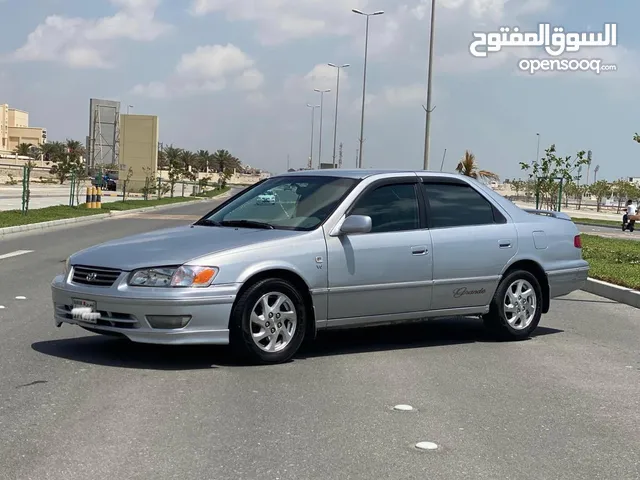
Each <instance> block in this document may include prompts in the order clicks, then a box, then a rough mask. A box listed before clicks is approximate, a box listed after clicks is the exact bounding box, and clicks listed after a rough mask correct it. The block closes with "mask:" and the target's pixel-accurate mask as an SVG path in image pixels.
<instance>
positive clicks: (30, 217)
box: [0, 197, 195, 228]
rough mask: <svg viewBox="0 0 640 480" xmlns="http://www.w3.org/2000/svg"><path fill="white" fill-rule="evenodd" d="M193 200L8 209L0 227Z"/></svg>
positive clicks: (1, 215)
mask: <svg viewBox="0 0 640 480" xmlns="http://www.w3.org/2000/svg"><path fill="white" fill-rule="evenodd" d="M193 200H195V199H194V198H193V197H174V198H161V199H160V200H157V199H156V200H127V201H125V202H122V201H115V202H109V203H103V204H102V208H101V209H89V208H86V207H85V206H84V205H80V206H78V207H68V206H64V205H58V206H55V207H46V208H37V209H33V210H29V212H28V213H27V215H22V212H20V210H8V211H4V212H0V228H4V227H15V226H17V225H29V224H32V223H40V222H50V221H52V220H61V219H64V218H77V217H87V216H90V215H98V214H101V213H109V212H110V211H123V210H134V209H136V208H144V207H155V206H160V205H171V204H173V203H182V202H189V201H193Z"/></svg>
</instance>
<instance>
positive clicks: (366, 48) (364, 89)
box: [351, 8, 384, 168]
mask: <svg viewBox="0 0 640 480" xmlns="http://www.w3.org/2000/svg"><path fill="white" fill-rule="evenodd" d="M351 11H352V12H353V13H357V14H358V15H363V16H365V17H366V18H367V23H366V29H365V36H364V69H363V74H362V114H361V117H360V149H359V158H358V167H359V168H362V152H363V142H364V104H365V98H366V92H367V56H368V53H369V17H373V16H376V15H382V14H384V11H382V10H378V11H377V12H373V13H365V12H363V11H362V10H358V9H355V8H354V9H352V10H351Z"/></svg>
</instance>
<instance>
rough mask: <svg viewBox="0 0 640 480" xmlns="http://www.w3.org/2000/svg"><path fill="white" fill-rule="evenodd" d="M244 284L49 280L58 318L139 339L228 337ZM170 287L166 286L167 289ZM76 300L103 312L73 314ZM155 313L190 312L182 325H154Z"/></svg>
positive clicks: (184, 341)
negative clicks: (124, 285) (89, 316)
mask: <svg viewBox="0 0 640 480" xmlns="http://www.w3.org/2000/svg"><path fill="white" fill-rule="evenodd" d="M239 288H240V285H237V284H229V285H219V286H215V287H209V288H207V289H197V290H199V291H197V292H194V290H196V289H189V291H188V292H186V291H185V290H186V289H185V290H182V291H180V290H181V289H175V288H172V289H168V288H167V289H160V288H148V289H147V288H136V289H128V290H125V291H122V290H121V289H118V288H116V287H112V288H101V287H87V286H84V285H76V284H72V283H70V282H68V281H67V279H66V277H65V276H63V275H59V276H57V277H56V278H55V279H54V280H53V282H52V284H51V294H52V300H53V309H54V323H55V325H56V326H57V327H60V326H61V325H62V324H64V323H68V324H71V325H78V326H80V327H84V328H86V329H88V330H90V331H93V332H97V333H103V334H106V335H118V336H124V337H127V338H128V339H130V340H132V341H134V342H139V343H155V344H164V345H195V344H213V345H227V344H228V343H229V318H230V316H231V310H232V308H233V302H234V301H235V298H236V294H237V292H238V289H239ZM165 290H166V291H165ZM74 300H76V301H77V300H84V301H89V302H95V309H96V311H97V312H99V313H100V318H99V319H97V320H96V321H95V323H94V322H89V321H85V320H80V319H77V318H73V315H72V313H71V311H72V309H73V305H74ZM153 316H161V317H164V318H167V317H189V318H190V319H189V321H188V323H187V324H186V326H184V327H182V328H165V329H161V328H154V327H153V326H152V324H151V322H150V320H149V318H150V317H151V318H153Z"/></svg>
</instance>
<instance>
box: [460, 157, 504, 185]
mask: <svg viewBox="0 0 640 480" xmlns="http://www.w3.org/2000/svg"><path fill="white" fill-rule="evenodd" d="M456 171H457V172H458V173H459V174H461V175H465V176H467V177H471V178H475V179H476V180H494V181H496V182H497V181H499V180H500V177H499V176H498V175H497V174H495V173H493V172H490V171H488V170H478V163H477V162H476V156H475V155H474V154H473V153H471V152H470V151H469V150H466V151H465V152H464V157H462V160H460V163H458V166H457V167H456Z"/></svg>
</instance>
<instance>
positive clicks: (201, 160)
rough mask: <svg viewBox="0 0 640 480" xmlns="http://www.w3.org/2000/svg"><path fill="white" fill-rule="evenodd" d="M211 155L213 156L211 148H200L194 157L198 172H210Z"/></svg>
mask: <svg viewBox="0 0 640 480" xmlns="http://www.w3.org/2000/svg"><path fill="white" fill-rule="evenodd" d="M209 157H211V154H210V153H209V150H198V152H197V153H196V158H195V159H194V164H195V167H196V168H197V169H198V172H205V173H209Z"/></svg>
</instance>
